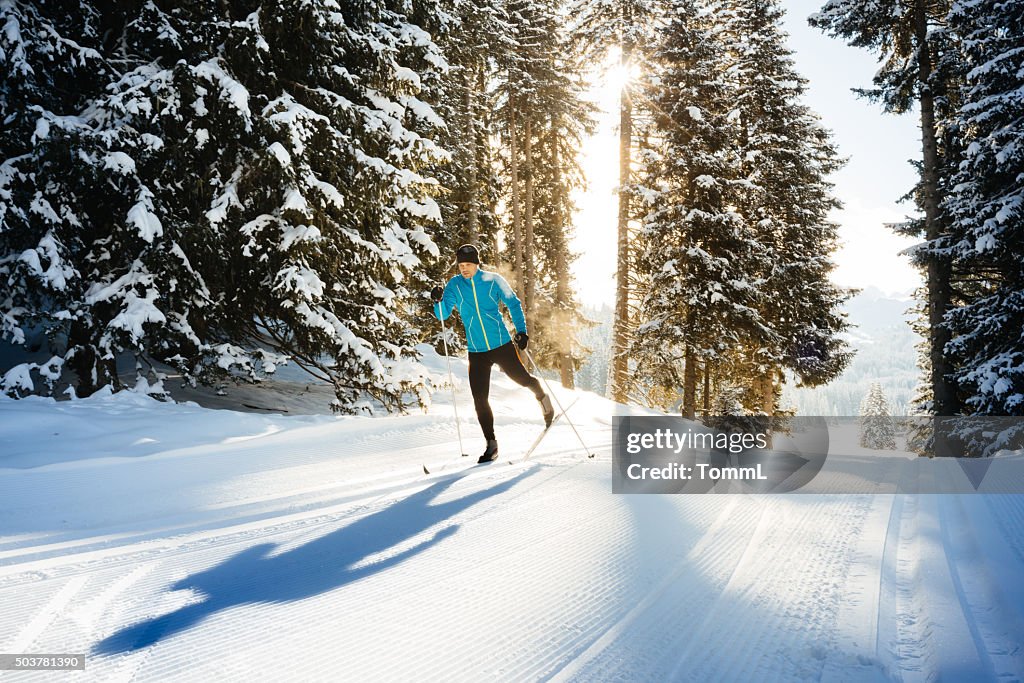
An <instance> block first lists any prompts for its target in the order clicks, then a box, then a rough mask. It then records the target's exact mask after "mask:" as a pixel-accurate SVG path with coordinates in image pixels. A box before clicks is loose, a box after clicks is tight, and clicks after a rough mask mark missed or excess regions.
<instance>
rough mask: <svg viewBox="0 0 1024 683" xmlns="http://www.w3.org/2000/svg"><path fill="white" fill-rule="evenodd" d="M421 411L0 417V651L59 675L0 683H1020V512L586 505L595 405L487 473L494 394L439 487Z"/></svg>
mask: <svg viewBox="0 0 1024 683" xmlns="http://www.w3.org/2000/svg"><path fill="white" fill-rule="evenodd" d="M428 362H430V363H432V364H433V369H434V370H435V371H437V372H438V373H439V374H441V372H442V370H443V368H444V366H443V364H441V363H440V361H439V360H438V359H437V358H436V357H433V358H431V359H428ZM455 374H456V378H457V382H458V384H459V390H460V392H461V394H460V399H461V403H460V405H459V408H460V411H459V415H460V417H461V425H462V434H463V438H464V441H465V447H466V450H467V451H468V452H470V453H471V454H473V455H474V456H475V455H476V454H477V453H478V452H479V451H481V450H482V448H483V441H482V439H481V438H480V436H479V430H478V428H477V426H476V424H475V419H474V417H473V415H472V407H471V403H470V401H469V397H468V388H467V386H466V382H465V377H466V370H465V365H464V363H462V362H456V363H455ZM459 378H462V379H461V381H460V380H459ZM299 393H301V392H299ZM230 394H231V392H229V395H230ZM448 396H449V395H448V394H446V393H443V392H442V393H438V394H437V395H436V402H435V404H434V405H433V406H432V408H431V410H430V412H429V414H426V415H423V414H415V415H409V416H404V417H399V416H394V417H380V418H342V417H334V416H330V415H295V414H294V413H295V412H296V411H295V410H292V411H291V412H290V413H289V414H288V415H281V414H273V413H267V412H266V411H265V410H263V411H261V412H256V413H254V412H236V411H228V410H213V409H209V408H200V407H199V406H197V405H195V404H169V403H158V402H156V401H153V400H152V399H149V398H147V397H144V396H139V395H133V394H122V395H116V396H98V397H94V398H90V399H87V400H81V401H73V402H60V403H55V402H53V401H50V400H43V399H27V400H22V401H11V400H0V468H2V469H0V604H2V605H3V609H2V610H0V652H3V653H76V652H77V653H86V654H87V659H88V663H87V667H86V670H85V671H84V672H81V671H78V672H64V673H53V672H47V673H24V672H2V673H0V678H2V680H4V681H7V680H15V681H17V680H55V679H63V680H71V681H79V680H102V681H121V680H124V681H127V680H154V681H155V680H159V681H164V680H188V681H196V680H232V679H237V680H243V679H244V680H252V679H259V680H345V681H359V680H417V681H418V680H439V681H451V680H458V681H478V680H492V679H500V680H543V679H556V680H580V681H607V680H617V681H637V680H659V681H660V680H695V681H707V680H735V681H768V680H783V681H789V680H794V681H796V680H800V681H803V680H828V681H861V680H907V681H917V680H935V679H942V680H970V681H977V680H1006V681H1011V680H1021V679H1022V678H1024V650H1022V647H1021V641H1022V639H1024V638H1022V634H1024V581H1022V580H1021V577H1024V496H1020V495H962V496H959V495H945V496H940V495H925V494H917V495H903V494H900V495H892V494H871V493H865V494H855V495H854V494H846V495H840V494H831V495H739V494H736V495H674V496H673V495H631V496H625V495H612V493H611V464H610V463H611V454H610V450H611V419H612V415H613V413H615V411H616V406H615V405H613V404H611V403H609V402H608V401H606V400H604V399H602V398H599V397H597V396H594V395H592V394H586V393H582V392H580V393H579V394H578V395H577V396H573V395H572V392H568V391H564V390H561V389H559V396H560V398H561V400H562V402H563V403H569V402H570V401H572V400H574V399H576V398H577V397H578V402H577V403H576V404H575V406H574V407H573V409H572V411H571V413H570V415H571V417H572V418H573V422H574V423H575V425H576V427H577V428H578V430H579V432H580V435H581V436H582V437H583V439H584V440H585V441H586V442H587V445H588V446H589V447H590V449H591V451H593V452H594V453H595V455H596V457H595V458H593V459H587V458H586V457H585V456H584V454H583V451H582V449H581V448H580V446H579V441H578V440H577V437H576V434H575V433H574V432H573V430H572V429H571V428H570V426H569V425H568V424H566V423H565V422H564V421H563V422H559V423H558V424H556V426H555V427H554V428H553V429H552V431H551V432H550V433H549V434H548V436H547V438H546V439H545V440H544V441H543V443H542V445H541V447H540V448H539V449H538V451H537V452H536V453H535V454H534V457H533V458H532V459H531V460H530V461H528V462H525V463H523V462H515V463H512V464H509V463H508V460H509V459H512V458H514V456H516V455H517V454H518V452H519V451H520V450H521V449H522V448H523V447H525V445H526V444H527V443H528V442H529V441H531V440H532V438H533V436H534V435H535V434H536V433H537V431H538V429H539V426H538V425H539V420H540V415H539V410H538V408H537V406H536V403H535V402H534V401H533V398H532V396H531V395H530V394H529V392H527V391H525V390H523V389H520V388H519V387H516V386H515V385H513V384H511V383H510V382H508V381H507V380H505V379H504V378H503V377H502V376H501V375H500V373H497V372H496V373H495V376H494V386H493V389H492V404H493V405H494V406H495V413H496V418H497V419H496V422H497V429H498V436H499V440H500V442H501V445H502V454H503V456H504V457H503V458H502V459H501V460H500V461H499V462H497V463H493V464H490V465H486V466H481V467H474V468H468V467H467V464H468V460H469V459H466V458H460V457H459V445H458V441H457V439H456V434H455V430H454V422H453V414H452V405H451V402H450V400H449V398H448ZM225 400H227V399H225ZM271 403H273V405H280V406H281V407H288V405H289V404H288V403H287V400H285V399H282V398H280V397H278V398H275V399H274V401H272V402H271ZM619 408H620V409H621V407H619ZM250 410H253V408H250ZM299 412H301V411H299ZM888 456H889V457H891V458H892V459H893V462H894V463H897V464H899V463H908V466H909V465H912V464H913V463H914V461H915V459H913V458H911V457H909V456H906V455H901V454H898V453H891V454H888ZM423 463H427V464H428V465H429V466H430V469H431V470H432V471H433V472H434V473H433V474H431V475H429V476H425V475H424V474H423V472H422V465H423Z"/></svg>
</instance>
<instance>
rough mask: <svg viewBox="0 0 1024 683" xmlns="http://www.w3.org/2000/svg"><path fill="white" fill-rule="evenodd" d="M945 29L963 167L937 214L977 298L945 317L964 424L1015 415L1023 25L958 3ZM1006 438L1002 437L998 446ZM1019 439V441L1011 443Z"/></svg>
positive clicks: (997, 9) (1022, 361)
mask: <svg viewBox="0 0 1024 683" xmlns="http://www.w3.org/2000/svg"><path fill="white" fill-rule="evenodd" d="M950 29H951V31H952V32H954V33H955V34H956V35H958V36H960V37H961V38H962V41H963V46H964V50H963V58H964V60H965V64H964V71H965V73H966V82H965V84H964V88H963V99H964V102H963V106H962V107H961V108H960V110H959V117H958V120H959V124H960V126H959V128H960V130H961V131H962V132H963V134H964V138H965V139H964V140H963V145H964V147H965V160H964V162H963V163H962V164H961V165H960V167H959V172H958V173H957V174H956V175H955V177H954V178H953V179H952V181H951V188H952V189H951V192H950V193H949V195H948V197H947V200H946V208H947V209H948V210H949V211H950V212H951V214H952V217H953V221H954V222H953V232H954V234H955V236H956V238H957V244H956V249H955V258H956V264H957V269H958V270H960V271H964V272H970V273H972V274H974V275H975V277H976V282H977V291H975V292H973V296H971V297H969V299H968V301H967V302H966V304H965V305H964V306H962V307H960V308H958V309H956V310H954V311H952V312H951V314H950V326H951V328H952V332H953V338H952V340H951V342H950V344H949V348H950V349H951V351H952V353H953V355H954V357H955V358H956V360H957V366H958V367H957V382H958V386H959V387H960V388H961V389H962V391H963V392H964V396H965V400H964V409H965V413H967V414H969V415H1007V416H1020V415H1024V343H1022V340H1021V339H1020V335H1019V334H1018V333H1017V331H1019V330H1021V329H1024V262H1022V259H1021V254H1020V245H1021V243H1022V240H1024V183H1022V182H1021V181H1022V178H1024V125H1022V118H1021V96H1020V94H1021V92H1022V88H1024V50H1021V48H1020V39H1021V36H1022V35H1024V17H1022V14H1021V12H1020V7H1019V6H1017V5H1016V4H1015V3H1011V2H1005V1H1001V0H970V1H963V2H958V3H956V4H955V5H954V8H953V10H952V12H951V15H950ZM1011 436H1012V435H1010V434H1006V435H1003V438H1004V439H1009V438H1011ZM1018 438H1019V437H1018Z"/></svg>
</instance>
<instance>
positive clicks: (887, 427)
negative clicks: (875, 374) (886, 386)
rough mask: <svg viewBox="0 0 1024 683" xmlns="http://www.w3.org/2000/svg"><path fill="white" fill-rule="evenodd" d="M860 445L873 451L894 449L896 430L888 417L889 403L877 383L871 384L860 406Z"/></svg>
mask: <svg viewBox="0 0 1024 683" xmlns="http://www.w3.org/2000/svg"><path fill="white" fill-rule="evenodd" d="M860 445H861V446H863V447H864V448H871V449H875V450H895V448H896V429H895V425H894V424H893V420H892V417H890V411H889V401H888V400H886V398H885V393H884V392H883V391H882V385H881V384H879V383H878V382H872V383H871V389H870V390H869V392H868V395H867V396H865V397H864V400H863V401H862V402H861V404H860Z"/></svg>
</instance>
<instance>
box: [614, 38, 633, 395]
mask: <svg viewBox="0 0 1024 683" xmlns="http://www.w3.org/2000/svg"><path fill="white" fill-rule="evenodd" d="M631 57H632V49H631V48H630V47H629V46H624V47H623V50H622V59H621V64H622V67H623V69H625V72H626V73H629V68H630V65H629V61H630V58H631ZM632 139H633V102H632V98H631V97H630V93H629V85H628V84H626V85H623V87H622V91H621V93H620V94H619V217H618V256H617V262H616V273H615V323H614V325H613V327H612V362H611V367H610V372H609V378H608V385H609V388H610V394H611V398H612V400H613V401H616V402H618V403H625V402H626V400H627V398H628V388H627V387H628V373H629V358H628V357H627V355H626V353H627V350H628V346H629V189H628V188H629V182H630V161H631V158H630V150H631V145H632Z"/></svg>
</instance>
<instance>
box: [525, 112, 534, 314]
mask: <svg viewBox="0 0 1024 683" xmlns="http://www.w3.org/2000/svg"><path fill="white" fill-rule="evenodd" d="M531 123H532V122H531V121H530V117H529V116H527V117H526V121H525V123H524V124H523V126H524V128H523V159H524V161H523V175H525V176H526V177H525V181H526V190H525V194H526V201H525V202H524V203H523V204H524V206H523V225H524V226H525V231H524V232H525V235H524V237H525V242H526V250H525V251H526V253H525V256H526V260H525V261H524V263H523V280H524V281H525V282H526V311H525V313H526V324H527V325H529V324H530V320H532V319H533V305H534V292H535V288H534V284H535V281H536V278H535V277H534V273H533V126H532V125H531Z"/></svg>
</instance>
